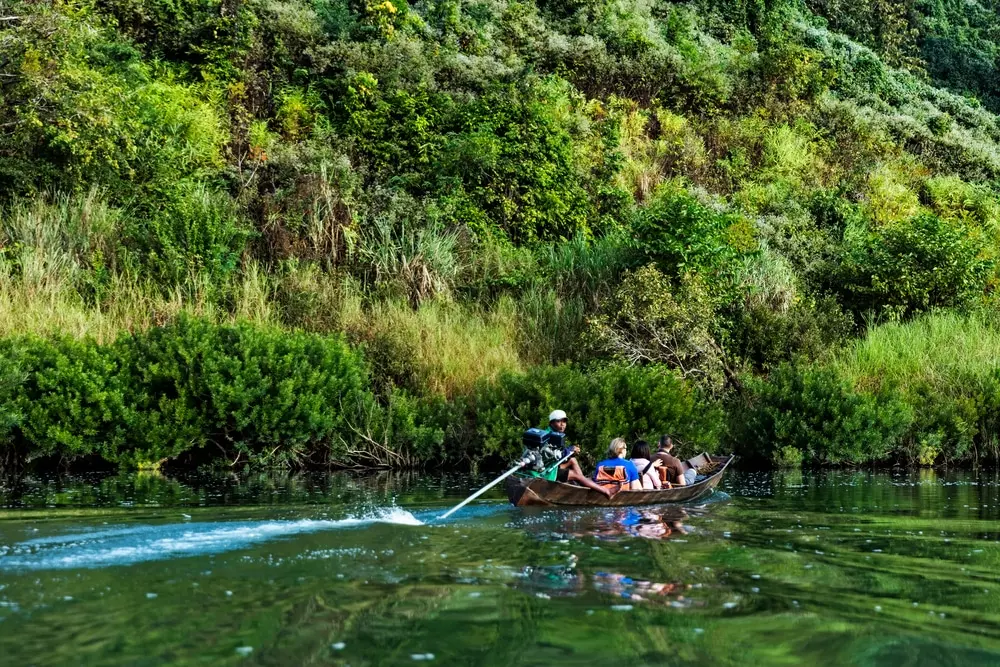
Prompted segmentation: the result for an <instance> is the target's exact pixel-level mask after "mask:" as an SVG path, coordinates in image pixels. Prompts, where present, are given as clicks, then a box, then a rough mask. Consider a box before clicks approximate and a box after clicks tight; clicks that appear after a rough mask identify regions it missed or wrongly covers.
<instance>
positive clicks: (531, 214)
mask: <svg viewBox="0 0 1000 667" xmlns="http://www.w3.org/2000/svg"><path fill="white" fill-rule="evenodd" d="M4 7H5V9H4V14H5V15H6V16H5V18H4V21H3V22H2V23H0V34H2V35H3V37H4V39H2V40H0V63H2V64H3V65H2V70H3V75H2V77H0V93H2V94H0V125H2V126H3V127H4V132H2V133H0V452H2V455H0V466H2V467H3V468H4V469H5V470H15V469H20V468H22V467H23V466H25V465H27V464H32V462H37V465H44V464H45V463H48V464H52V463H55V462H59V461H63V462H67V463H69V462H72V461H74V460H79V461H85V462H91V463H95V462H98V461H103V462H106V463H107V464H111V465H124V466H132V467H135V466H138V467H147V466H158V465H161V464H163V463H177V464H186V465H209V464H211V465H224V466H238V465H244V464H251V465H263V466H271V465H280V466H305V465H355V464H362V465H371V464H378V465H393V466H411V465H423V464H428V463H431V462H433V463H441V462H447V461H450V462H455V463H463V464H472V465H479V464H484V465H487V466H493V465H497V464H499V463H501V462H502V460H503V459H505V458H507V457H509V456H511V455H513V454H515V453H516V451H517V449H518V446H517V440H518V433H519V431H520V430H521V429H523V428H524V427H526V426H529V425H535V424H537V423H538V422H539V421H540V420H541V419H542V418H543V415H544V414H546V413H547V411H548V410H549V409H550V408H552V407H555V406H557V405H558V407H561V408H563V409H565V410H567V411H568V412H570V414H571V415H572V416H573V420H572V422H571V436H572V437H573V438H574V439H575V440H576V441H578V442H579V443H580V444H581V445H582V446H583V447H584V448H585V449H586V450H587V451H588V452H590V453H592V454H597V453H599V452H600V451H601V450H602V449H603V447H604V446H605V444H606V441H607V440H608V439H610V437H612V436H614V435H626V436H628V437H637V436H653V435H655V434H656V433H658V432H662V431H670V432H673V433H675V434H676V435H677V436H678V438H677V440H678V442H679V443H680V444H681V446H682V450H683V451H685V452H686V453H694V451H693V450H694V449H700V448H711V447H713V446H714V447H720V448H729V449H733V450H735V451H736V452H737V453H740V454H743V455H745V456H747V457H749V458H754V459H758V460H765V461H770V462H773V463H777V464H782V465H784V464H789V463H798V462H801V461H805V462H813V463H862V462H885V461H897V460H898V461H905V462H919V463H921V464H934V463H944V462H960V461H970V460H978V459H980V458H982V457H989V458H994V459H995V458H998V457H1000V419H998V418H997V417H996V415H997V414H998V409H997V408H998V407H1000V346H998V345H997V341H998V340H1000V308H998V306H1000V304H998V303H997V300H996V299H997V297H996V290H995V286H996V285H997V282H998V279H1000V275H998V265H997V259H998V254H1000V227H998V225H1000V94H998V92H997V90H996V83H995V82H996V80H997V77H998V76H1000V32H998V31H997V21H996V18H995V17H996V16H997V13H998V11H1000V5H997V3H996V0H988V1H985V2H980V3H978V4H966V5H957V4H947V3H945V4H942V3H929V2H915V3H913V2H897V1H896V0H886V1H885V2H879V3H875V4H872V5H870V6H864V7H861V6H854V4H852V3H844V2H839V1H827V0H817V1H815V2H813V1H807V2H805V3H798V2H786V1H780V0H779V1H778V2H770V3H748V2H737V3H733V2H721V1H716V0H691V1H688V2H670V1H668V0H653V1H648V0H635V1H632V0H630V1H629V2H625V3H620V2H618V3H611V2H600V1H588V2H576V1H575V0H573V1H567V2H563V3H561V4H560V3H556V4H554V3H552V2H548V1H547V0H537V1H535V0H528V2H519V1H513V0H490V1H489V2H478V1H476V0H455V1H453V0H441V1H436V0H434V1H431V0H426V1H425V0H419V1H414V2H412V3H407V2H406V1H405V0H387V1H386V2H381V3H357V2H354V1H353V0H246V1H244V2H240V3H236V4H233V3H225V2H221V3H220V2H213V1H208V0H185V1H184V2H180V3H176V2H161V1H160V0H138V1H136V2H133V1H130V2H123V1H120V0H109V1H106V2H99V3H90V2H42V3H37V2H25V1H22V0H14V1H11V2H7V3H6V4H5V5H4Z"/></svg>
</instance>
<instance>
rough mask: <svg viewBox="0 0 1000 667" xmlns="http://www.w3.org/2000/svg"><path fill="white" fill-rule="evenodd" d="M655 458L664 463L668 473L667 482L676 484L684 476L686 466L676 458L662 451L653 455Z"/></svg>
mask: <svg viewBox="0 0 1000 667" xmlns="http://www.w3.org/2000/svg"><path fill="white" fill-rule="evenodd" d="M653 457H654V458H657V459H660V460H661V461H663V467H664V468H665V469H666V471H667V481H669V482H670V483H671V484H676V483H677V480H679V479H680V478H681V477H683V476H684V464H683V463H681V460H680V459H679V458H677V457H676V456H672V455H670V454H668V453H667V452H665V451H663V450H660V451H658V452H656V453H655V454H653Z"/></svg>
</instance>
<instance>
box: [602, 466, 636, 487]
mask: <svg viewBox="0 0 1000 667" xmlns="http://www.w3.org/2000/svg"><path fill="white" fill-rule="evenodd" d="M594 481H595V482H597V483H598V484H600V485H601V486H610V485H611V484H617V485H618V490H619V491H620V490H621V488H622V486H625V485H627V484H628V473H627V472H625V466H614V467H611V466H601V467H600V468H598V469H597V474H596V475H594Z"/></svg>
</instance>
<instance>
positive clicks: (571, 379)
mask: <svg viewBox="0 0 1000 667" xmlns="http://www.w3.org/2000/svg"><path fill="white" fill-rule="evenodd" d="M363 352H364V350H363V348H355V347H353V346H351V345H350V344H348V343H347V342H346V341H345V340H344V339H343V338H342V337H340V336H327V335H320V334H309V333H302V332H287V331H282V330H280V329H277V328H274V327H268V326H261V325H255V324H250V323H238V324H230V325H225V324H224V325H220V324H214V323H212V322H210V321H208V320H205V319H203V318H194V317H188V316H181V317H179V318H178V319H176V320H175V321H173V322H172V323H170V324H168V325H165V326H160V327H153V328H151V329H149V330H147V331H145V332H141V333H135V334H127V335H123V336H120V337H119V338H118V339H117V340H115V341H114V342H112V343H106V344H99V343H97V342H95V341H93V340H91V339H72V338H67V337H48V338H44V337H37V336H32V337H21V338H6V339H3V340H0V452H2V455H0V466H2V468H3V470H4V471H7V472H10V471H17V470H22V469H24V468H25V467H30V466H35V467H37V466H51V465H55V464H59V463H62V464H73V463H74V462H79V461H90V462H92V463H93V462H95V461H98V460H100V461H104V462H105V463H106V464H108V465H113V466H124V467H158V466H160V465H162V464H168V465H176V466H202V465H212V466H220V467H226V468H231V467H236V468H239V467H243V466H245V465H249V466H253V467H261V466H268V467H273V466H278V467H286V468H287V467H307V466H308V467H314V466H351V465H385V466H396V467H407V466H415V467H424V466H441V465H446V466H449V467H453V468H460V469H464V468H468V467H470V466H473V467H479V466H481V467H485V468H488V469H499V468H501V467H502V466H503V465H505V464H506V463H507V462H508V461H510V460H512V459H514V458H515V457H516V456H517V455H518V454H519V453H520V436H521V433H522V432H523V430H524V429H525V428H528V427H529V426H536V425H539V424H541V423H542V422H543V421H544V415H545V414H547V412H548V411H549V410H550V409H552V408H553V407H555V406H558V407H560V408H562V409H564V410H566V411H567V412H568V413H569V414H570V415H572V420H571V424H570V435H571V438H572V441H573V442H574V443H577V444H579V445H580V446H581V448H582V449H583V452H584V457H585V459H596V458H598V457H599V456H600V455H601V454H602V453H603V451H604V448H605V446H606V445H607V443H608V442H609V441H610V440H611V439H612V438H614V437H618V436H623V437H625V438H626V439H628V440H629V441H632V440H634V439H637V438H647V439H653V438H655V437H656V436H657V435H659V434H660V433H662V432H669V433H671V434H673V436H674V438H675V440H676V441H677V442H678V443H679V444H680V447H681V451H682V452H683V453H685V454H694V453H696V452H699V451H703V450H707V451H732V452H735V453H737V454H739V455H741V456H742V457H744V459H746V460H748V461H750V462H754V463H757V464H761V463H763V464H778V465H789V464H793V465H795V464H799V463H803V462H804V463H809V464H846V465H856V464H865V463H886V462H897V461H898V462H906V463H921V464H931V463H934V462H963V461H971V460H978V459H981V458H989V459H994V460H995V459H997V458H1000V417H998V415H1000V329H998V328H997V327H996V325H995V324H992V323H991V322H990V321H989V320H988V319H986V318H984V317H979V316H959V315H956V314H954V313H938V314H932V315H927V316H924V317H921V318H918V319H917V320H915V321H913V322H911V323H909V324H887V325H883V326H880V327H876V328H874V329H872V331H871V332H869V334H868V336H867V337H866V338H865V339H864V340H862V341H859V342H857V343H854V344H852V345H849V346H847V347H845V348H843V349H842V350H841V351H840V352H838V353H837V354H836V355H834V356H832V357H830V358H828V359H826V360H825V361H823V362H812V363H810V362H805V361H801V362H798V363H786V364H783V365H781V366H779V367H777V368H775V369H774V370H773V371H772V372H771V374H770V375H769V377H767V378H763V377H752V376H750V377H748V378H747V379H746V383H745V385H744V387H743V390H742V391H741V392H739V393H738V394H734V395H730V396H728V397H719V396H716V395H714V394H712V393H711V392H710V391H709V390H707V389H706V388H704V387H703V386H701V385H698V384H696V383H694V382H692V381H690V380H686V379H684V378H683V377H682V374H681V373H680V372H679V371H678V370H676V369H671V368H670V367H668V366H667V365H665V364H657V365H645V366H630V365H627V364H624V363H621V362H612V363H606V364H594V365H590V366H587V367H584V366H580V365H570V364H562V365H555V366H552V365H538V366H533V367H531V368H529V369H528V370H526V371H523V370H507V371H503V372H500V373H499V374H497V375H496V376H495V377H492V378H484V379H482V380H481V381H479V382H477V383H476V384H475V385H474V386H472V387H471V388H470V389H469V390H468V391H467V392H465V393H461V394H457V395H453V396H445V395H444V394H442V393H438V392H432V391H427V392H419V391H417V390H415V389H414V388H406V387H403V388H400V387H396V386H394V385H393V384H392V382H391V380H388V379H386V378H381V379H380V378H378V377H376V376H377V375H378V374H379V373H380V372H384V369H383V371H379V370H378V369H373V368H372V367H370V366H369V364H368V362H367V361H366V359H365V356H364V353H363Z"/></svg>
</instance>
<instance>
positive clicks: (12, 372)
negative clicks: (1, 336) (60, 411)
mask: <svg viewBox="0 0 1000 667" xmlns="http://www.w3.org/2000/svg"><path fill="white" fill-rule="evenodd" d="M19 357H20V354H19V350H16V349H13V348H12V349H8V350H5V351H3V352H2V353H0V475H3V474H6V473H8V472H12V471H14V470H16V469H18V468H20V465H21V463H22V461H21V458H22V456H21V454H20V452H19V450H18V448H17V447H16V443H15V442H14V429H15V427H16V426H17V425H18V423H19V422H20V421H21V414H20V411H19V408H18V405H17V398H18V391H19V390H20V388H21V386H22V383H23V382H24V380H25V374H24V372H23V371H22V370H21V365H20V358H19Z"/></svg>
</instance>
